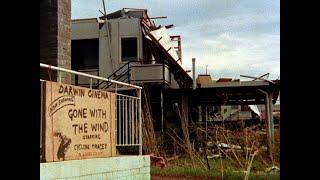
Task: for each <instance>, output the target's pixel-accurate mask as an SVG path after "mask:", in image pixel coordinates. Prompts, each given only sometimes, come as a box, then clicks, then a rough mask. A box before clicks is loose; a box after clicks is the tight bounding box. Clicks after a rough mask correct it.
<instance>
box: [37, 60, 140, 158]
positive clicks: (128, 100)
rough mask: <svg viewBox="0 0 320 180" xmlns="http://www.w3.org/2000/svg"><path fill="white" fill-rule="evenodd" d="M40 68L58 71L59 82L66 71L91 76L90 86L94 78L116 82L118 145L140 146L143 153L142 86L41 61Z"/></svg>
mask: <svg viewBox="0 0 320 180" xmlns="http://www.w3.org/2000/svg"><path fill="white" fill-rule="evenodd" d="M40 68H46V69H50V70H55V71H57V73H58V80H57V81H58V82H59V83H61V72H66V73H70V74H72V75H78V76H84V77H87V78H90V88H92V79H97V80H100V81H103V82H106V83H113V84H115V88H114V90H113V91H114V93H115V95H116V104H115V115H116V116H115V120H116V125H117V128H116V130H115V132H116V146H139V155H142V119H141V89H142V87H140V86H136V85H132V84H128V83H124V82H120V81H116V80H111V79H107V78H103V77H99V76H95V75H91V74H86V73H82V72H77V71H73V70H69V69H65V68H60V67H55V66H50V65H47V64H43V63H40ZM40 81H41V82H42V81H43V80H42V79H40ZM118 86H120V87H127V88H118ZM101 90H102V89H101ZM122 90H125V91H128V90H131V91H133V93H131V94H133V95H126V94H121V93H119V91H122ZM134 95H135V96H134ZM42 98H43V93H42V91H41V99H42ZM41 107H42V101H41ZM41 111H42V109H41ZM41 114H42V112H41ZM41 119H42V117H41ZM40 133H42V128H41V130H40ZM40 141H41V140H40ZM40 147H41V145H40Z"/></svg>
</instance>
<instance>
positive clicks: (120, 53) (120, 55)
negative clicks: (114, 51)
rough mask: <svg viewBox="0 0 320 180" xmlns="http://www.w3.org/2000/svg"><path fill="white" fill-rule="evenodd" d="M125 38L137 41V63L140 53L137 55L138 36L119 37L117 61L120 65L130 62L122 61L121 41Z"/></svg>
mask: <svg viewBox="0 0 320 180" xmlns="http://www.w3.org/2000/svg"><path fill="white" fill-rule="evenodd" d="M125 38H136V39H137V61H138V60H139V59H140V53H139V38H138V36H120V37H119V42H120V43H119V57H120V58H119V59H120V63H127V62H130V61H124V60H122V39H125Z"/></svg>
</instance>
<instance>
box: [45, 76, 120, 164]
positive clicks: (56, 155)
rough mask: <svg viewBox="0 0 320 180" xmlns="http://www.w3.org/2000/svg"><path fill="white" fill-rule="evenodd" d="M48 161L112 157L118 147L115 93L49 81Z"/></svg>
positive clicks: (46, 87) (47, 102)
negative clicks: (116, 139)
mask: <svg viewBox="0 0 320 180" xmlns="http://www.w3.org/2000/svg"><path fill="white" fill-rule="evenodd" d="M44 88H45V89H44V92H45V95H44V98H45V100H44V102H45V103H44V107H43V110H44V112H43V113H44V115H43V117H44V118H45V119H44V123H43V124H44V127H43V128H44V133H43V136H44V137H43V140H44V142H43V143H44V148H45V149H44V153H45V154H44V157H45V161H46V162H52V161H64V160H75V159H87V158H96V157H109V156H115V155H116V148H115V143H116V142H115V94H114V93H111V92H107V91H101V90H95V89H89V88H83V87H78V86H72V85H68V84H61V83H56V82H51V81H46V82H45V85H44Z"/></svg>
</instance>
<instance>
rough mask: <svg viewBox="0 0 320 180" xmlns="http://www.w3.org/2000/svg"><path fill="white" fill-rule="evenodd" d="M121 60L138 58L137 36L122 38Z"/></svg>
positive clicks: (135, 59)
mask: <svg viewBox="0 0 320 180" xmlns="http://www.w3.org/2000/svg"><path fill="white" fill-rule="evenodd" d="M121 60H122V61H137V60H138V39H137V38H136V37H126V38H121Z"/></svg>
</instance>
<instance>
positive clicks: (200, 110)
mask: <svg viewBox="0 0 320 180" xmlns="http://www.w3.org/2000/svg"><path fill="white" fill-rule="evenodd" d="M198 121H199V122H202V107H201V106H198Z"/></svg>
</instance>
